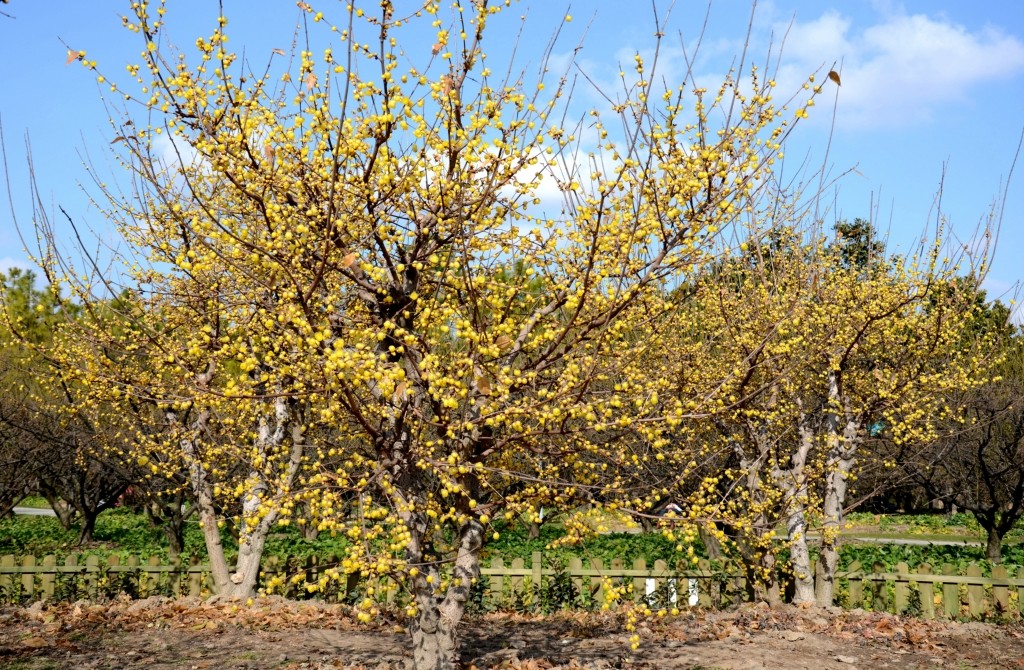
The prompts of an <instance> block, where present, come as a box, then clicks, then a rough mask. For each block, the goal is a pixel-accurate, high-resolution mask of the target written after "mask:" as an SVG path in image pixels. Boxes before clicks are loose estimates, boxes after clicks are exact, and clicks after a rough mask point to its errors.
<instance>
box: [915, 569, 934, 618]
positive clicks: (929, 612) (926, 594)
mask: <svg viewBox="0 0 1024 670" xmlns="http://www.w3.org/2000/svg"><path fill="white" fill-rule="evenodd" d="M917 572H918V573H919V574H922V575H930V574H932V566H930V565H928V564H927V563H922V564H921V565H919V566H917ZM917 592H918V593H919V594H920V596H921V616H923V617H924V618H925V619H934V618H935V584H934V583H932V582H918V583H917Z"/></svg>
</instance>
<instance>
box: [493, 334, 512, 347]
mask: <svg viewBox="0 0 1024 670" xmlns="http://www.w3.org/2000/svg"><path fill="white" fill-rule="evenodd" d="M494 343H495V344H497V345H498V347H499V348H501V349H507V348H508V347H509V345H510V344H512V340H511V339H510V338H509V336H508V335H499V336H498V339H497V340H495V341H494Z"/></svg>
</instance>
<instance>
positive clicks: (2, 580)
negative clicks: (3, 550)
mask: <svg viewBox="0 0 1024 670" xmlns="http://www.w3.org/2000/svg"><path fill="white" fill-rule="evenodd" d="M0 567H2V568H13V567H14V555H13V554H4V555H3V556H0ZM13 580H14V575H12V574H9V573H4V574H0V589H3V590H5V591H6V590H7V589H10V588H11V583H12V581H13Z"/></svg>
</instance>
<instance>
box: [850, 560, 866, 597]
mask: <svg viewBox="0 0 1024 670" xmlns="http://www.w3.org/2000/svg"><path fill="white" fill-rule="evenodd" d="M860 570H861V566H860V561H854V562H853V563H850V568H849V572H850V577H848V578H847V583H848V584H849V589H850V600H849V602H848V603H847V604H848V605H849V606H850V609H854V608H857V607H862V606H863V605H864V577H863V575H858V574H857V573H858V572H860Z"/></svg>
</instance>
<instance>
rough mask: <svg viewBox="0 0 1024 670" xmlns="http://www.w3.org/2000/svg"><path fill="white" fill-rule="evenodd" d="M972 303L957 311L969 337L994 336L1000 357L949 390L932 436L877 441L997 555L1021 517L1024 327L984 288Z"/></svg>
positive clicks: (1023, 512) (988, 551) (1023, 494)
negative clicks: (983, 373) (968, 517)
mask: <svg viewBox="0 0 1024 670" xmlns="http://www.w3.org/2000/svg"><path fill="white" fill-rule="evenodd" d="M974 303H975V305H974V306H975V308H976V311H975V312H974V314H973V315H971V314H969V313H967V314H964V315H962V316H963V318H964V319H965V320H966V321H968V322H969V323H970V324H971V326H970V329H969V331H968V337H972V338H973V337H986V336H992V335H994V336H995V337H996V338H997V342H998V346H999V355H1000V357H1001V359H1002V360H1001V362H1000V363H998V364H997V365H996V367H995V368H994V369H993V370H992V371H991V373H990V378H989V379H988V380H987V381H986V382H985V383H984V384H983V385H981V386H977V387H973V388H966V389H951V390H950V392H949V394H948V395H947V397H946V403H947V404H948V406H949V408H950V410H951V411H950V413H949V416H948V417H947V418H946V419H944V420H943V421H942V423H941V426H940V428H939V431H940V432H939V433H938V437H937V439H935V440H934V441H931V442H929V443H928V444H926V445H924V447H922V446H921V445H916V444H893V443H891V442H887V441H883V442H882V445H883V446H884V447H886V448H888V449H890V450H891V451H890V453H889V454H888V458H889V459H891V460H892V461H893V462H895V463H896V464H898V465H899V466H900V471H901V472H903V473H905V474H906V475H907V476H909V477H910V479H911V481H912V482H913V483H914V484H916V485H918V486H920V487H922V488H923V489H924V491H926V492H927V494H928V496H929V497H930V498H931V499H933V500H939V501H942V503H943V504H944V507H946V508H947V509H956V508H959V509H963V510H966V511H968V512H970V513H971V514H972V515H973V516H974V518H975V519H977V521H978V524H979V525H980V526H981V527H982V529H983V530H984V531H985V533H986V538H987V540H986V556H987V557H988V559H989V560H991V561H994V562H999V561H1000V560H1001V557H1002V542H1003V538H1004V537H1005V536H1006V534H1007V533H1008V532H1009V531H1010V530H1012V529H1013V527H1014V525H1015V524H1016V523H1017V522H1018V521H1019V520H1020V519H1021V518H1022V517H1024V334H1022V332H1021V329H1020V327H1019V326H1016V325H1015V324H1013V323H1012V321H1011V320H1010V314H1011V313H1010V309H1009V308H1008V307H1006V306H1005V305H1003V304H1002V303H1000V302H998V301H996V302H993V303H987V302H986V300H985V294H984V292H982V291H978V292H977V293H976V297H975V300H974Z"/></svg>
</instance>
